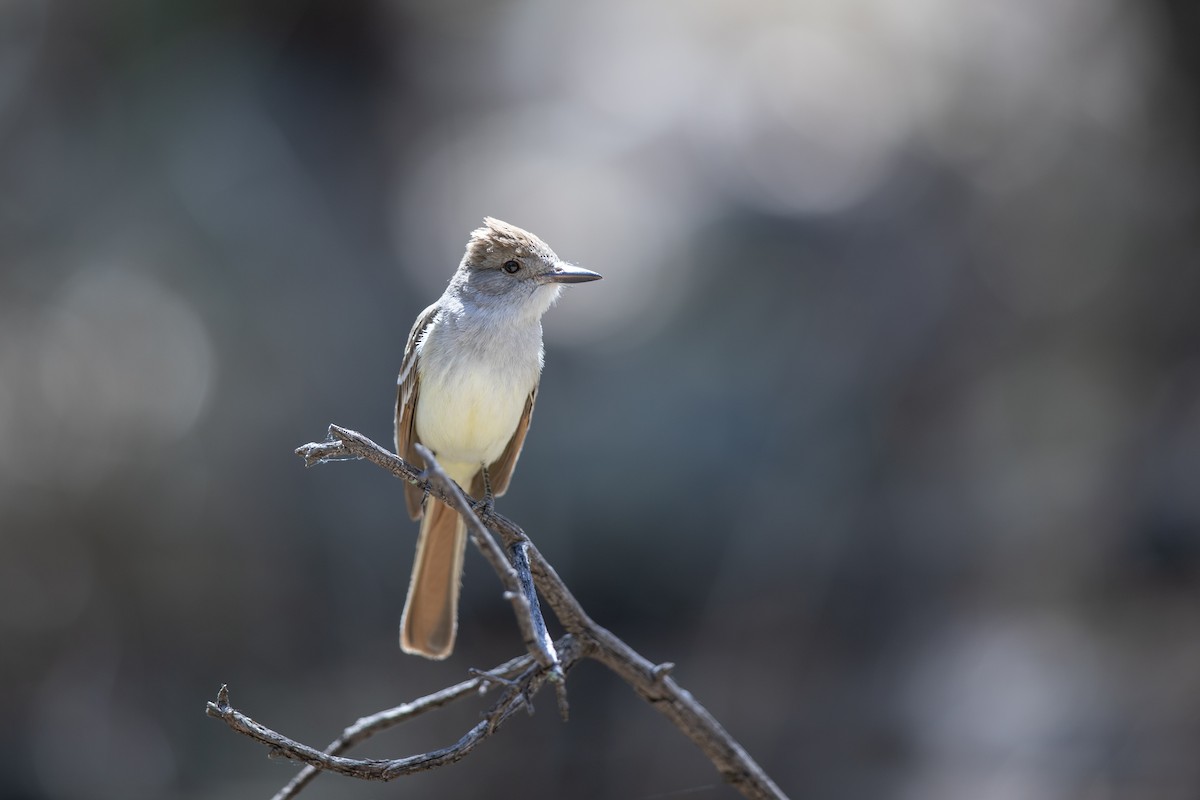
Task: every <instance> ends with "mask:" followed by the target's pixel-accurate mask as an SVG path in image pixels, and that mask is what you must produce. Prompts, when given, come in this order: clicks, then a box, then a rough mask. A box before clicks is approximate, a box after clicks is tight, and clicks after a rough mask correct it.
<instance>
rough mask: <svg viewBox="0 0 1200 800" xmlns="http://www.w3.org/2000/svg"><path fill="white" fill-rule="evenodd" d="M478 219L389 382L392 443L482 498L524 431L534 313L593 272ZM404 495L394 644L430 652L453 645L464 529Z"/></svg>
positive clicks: (441, 654) (507, 469) (456, 519)
mask: <svg viewBox="0 0 1200 800" xmlns="http://www.w3.org/2000/svg"><path fill="white" fill-rule="evenodd" d="M483 222H484V224H483V227H481V228H477V229H476V230H474V231H472V232H471V237H470V240H469V241H468V242H467V251H466V254H465V255H464V256H463V259H462V262H461V263H460V264H459V265H458V269H457V270H455V272H454V276H453V277H452V278H451V279H450V284H449V286H447V287H446V291H445V293H444V294H442V296H441V297H440V298H439V299H438V301H437V302H436V303H434V304H433V305H431V306H430V307H429V308H427V309H425V310H424V311H423V312H422V313H421V315H420V316H419V317H417V321H416V323H415V324H414V325H413V327H412V331H411V332H410V333H409V335H408V344H407V345H406V346H405V349H404V362H403V364H402V366H401V368H400V377H399V378H398V379H397V385H398V391H397V397H396V452H397V454H399V455H400V456H401V457H402V458H404V459H405V460H407V461H409V462H411V463H413V464H418V465H419V464H423V463H424V461H423V460H422V459H421V457H420V456H419V455H418V454H417V452H416V449H415V447H414V445H415V444H416V443H417V442H420V443H422V444H423V445H425V447H427V448H429V449H430V450H431V451H433V454H434V456H435V457H436V458H437V460H438V463H440V464H441V465H442V467H443V469H445V471H446V472H447V473H448V474H449V475H450V477H451V478H453V479H454V480H455V482H457V483H458V484H459V485H460V486H461V487H463V488H464V489H465V490H467V491H468V492H469V493H470V494H472V495H473V496H475V497H479V496H480V494H481V493H482V494H485V495H486V496H487V498H488V499H490V498H491V497H492V496H493V495H495V496H499V495H502V494H504V492H505V491H506V490H507V489H508V484H509V481H510V480H511V479H512V473H513V468H514V467H515V466H516V463H517V457H518V456H520V454H521V445H522V444H523V443H524V441H525V434H526V432H527V431H528V430H529V419H530V417H531V416H532V415H533V405H534V401H535V400H536V399H537V390H538V381H539V379H540V378H541V373H542V363H543V357H544V352H543V349H542V315H543V314H544V313H546V310H547V309H549V308H550V306H551V305H553V304H554V301H555V300H557V299H558V296H559V294H560V293H561V291H562V287H563V285H564V284H568V283H583V282H585V281H594V280H597V279H598V278H600V275H598V274H597V273H595V272H592V271H590V270H586V269H581V268H580V267H576V266H572V265H571V264H567V263H565V262H563V261H560V260H559V258H558V256H556V255H555V254H554V251H553V250H551V249H550V248H549V247H548V246H547V245H546V243H545V242H543V241H542V240H541V239H539V238H538V237H536V236H534V235H533V234H532V233H529V232H528V231H524V230H521V229H520V228H518V227H516V226H515V225H509V224H508V223H507V222H501V221H500V220H498V219H492V218H491V217H487V218H485V219H484V221H483ZM405 499H406V500H407V503H408V511H409V514H411V515H412V517H413V519H420V520H421V530H420V533H419V534H418V537H417V554H416V559H415V561H414V563H413V572H412V580H411V582H410V583H409V586H408V598H407V599H406V600H405V603H404V614H403V616H402V617H401V620H400V647H401V648H402V649H403V650H404V651H405V652H406V653H414V654H417V655H421V656H425V657H426V658H433V659H442V658H445V657H446V656H448V655H450V653H451V652H452V651H453V650H454V636H455V632H456V629H457V627H458V590H459V584H460V580H461V575H462V562H463V550H464V548H465V545H466V526H465V525H464V523H463V521H462V518H461V517H460V516H459V515H458V513H457V512H456V511H454V510H453V509H451V508H449V507H447V506H446V505H444V504H443V503H441V502H440V501H438V500H435V499H433V498H429V499H427V500H424V498H423V495H422V492H421V490H420V489H418V488H417V487H415V486H412V485H411V484H410V485H406V486H405ZM423 500H424V503H423Z"/></svg>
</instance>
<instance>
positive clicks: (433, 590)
mask: <svg viewBox="0 0 1200 800" xmlns="http://www.w3.org/2000/svg"><path fill="white" fill-rule="evenodd" d="M466 540H467V529H466V526H465V525H464V523H463V520H462V517H461V516H459V514H458V512H457V511H455V510H454V509H452V508H449V507H448V506H446V505H445V504H443V503H442V502H440V501H438V500H432V499H431V500H430V501H429V506H428V508H426V509H425V517H424V519H422V520H421V532H420V534H419V535H418V537H417V556H416V560H415V561H414V562H413V572H412V581H411V582H410V583H409V585H408V597H407V598H406V599H405V601H404V616H402V617H401V618H400V647H401V649H403V650H404V652H406V653H416V654H419V655H422V656H425V657H426V658H434V659H442V658H445V657H446V656H448V655H450V653H451V652H452V651H453V650H454V637H455V633H456V632H457V629H458V590H459V585H460V579H461V576H462V562H463V549H464V548H465V546H466Z"/></svg>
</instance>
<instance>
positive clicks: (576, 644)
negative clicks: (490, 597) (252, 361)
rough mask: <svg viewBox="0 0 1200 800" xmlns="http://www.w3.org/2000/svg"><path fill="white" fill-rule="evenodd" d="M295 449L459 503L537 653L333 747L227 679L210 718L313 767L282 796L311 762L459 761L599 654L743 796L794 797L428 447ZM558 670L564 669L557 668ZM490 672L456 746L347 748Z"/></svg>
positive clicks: (399, 764) (368, 772)
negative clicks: (349, 462)
mask: <svg viewBox="0 0 1200 800" xmlns="http://www.w3.org/2000/svg"><path fill="white" fill-rule="evenodd" d="M296 453H297V454H299V455H301V456H303V457H304V460H305V463H306V464H307V465H309V466H313V465H314V464H318V463H325V462H329V461H340V460H346V459H352V458H362V459H366V460H368V461H370V462H371V463H373V464H375V465H376V466H379V467H381V468H383V469H386V470H387V471H389V472H391V473H392V474H393V475H395V476H396V477H398V478H400V479H402V480H406V481H408V482H409V483H412V484H415V485H417V486H420V487H421V488H422V489H424V490H425V491H427V492H429V493H430V494H431V495H433V496H434V497H436V498H437V499H438V500H441V501H442V502H443V503H446V504H447V505H449V506H451V507H453V508H455V509H456V510H458V512H459V513H460V514H462V515H463V517H464V519H466V521H467V524H468V527H469V528H470V529H471V532H472V539H473V540H474V541H475V542H476V545H477V546H478V547H479V548H480V550H481V552H483V553H484V555H485V557H487V558H488V560H489V562H490V563H491V564H492V566H493V568H494V569H495V570H496V572H497V574H498V575H499V576H500V579H501V581H502V582H503V583H504V586H505V589H506V596H507V597H508V598H509V600H510V601H511V602H512V603H513V607H514V611H516V614H517V621H518V625H520V627H521V632H522V635H523V637H524V638H525V643H526V646H527V648H528V649H529V653H530V655H527V656H522V657H521V658H519V659H514V660H513V661H510V662H508V663H507V664H505V665H501V666H500V667H497V668H496V669H495V670H492V671H491V672H490V673H484V674H480V675H477V676H476V677H475V678H473V679H472V680H470V681H464V682H463V683H460V684H457V685H455V686H452V687H450V688H448V689H444V690H443V691H442V692H438V693H436V694H434V695H429V696H428V697H426V698H421V700H417V701H414V702H413V703H409V704H406V705H405V706H398V707H397V708H395V709H391V710H389V711H385V712H381V713H380V714H376V715H374V716H372V717H367V718H364V719H362V720H359V721H358V722H357V723H355V725H353V726H351V727H349V728H347V729H346V731H344V732H343V734H342V736H340V737H338V739H336V740H335V741H334V742H333V743H331V744H330V745H329V747H328V748H326V751H325V752H321V751H318V750H316V749H314V748H312V747H308V746H307V745H303V744H300V743H298V742H294V741H292V740H291V739H288V738H286V737H284V736H282V735H281V734H279V733H276V732H275V731H272V730H270V729H269V728H267V727H265V726H263V725H260V724H259V723H257V722H255V721H254V720H252V719H250V718H249V717H247V716H246V715H244V714H242V713H241V712H239V711H237V710H236V709H234V708H232V707H231V706H230V705H229V695H228V692H227V691H226V690H225V688H224V687H222V689H221V692H220V693H219V694H218V696H217V702H215V703H209V704H208V713H209V714H210V715H211V716H214V717H218V718H220V719H223V720H225V722H226V724H228V725H229V726H230V727H231V728H233V729H234V730H237V731H239V732H241V733H243V734H245V735H247V736H250V737H251V738H253V739H256V740H257V741H260V742H262V743H263V744H266V745H267V746H269V747H270V748H271V749H272V752H276V753H281V754H283V755H285V756H287V757H289V758H293V759H296V760H299V761H303V762H304V763H306V764H308V765H309V767H306V768H305V770H303V771H301V773H300V774H299V775H297V776H296V778H295V779H294V780H293V781H292V782H291V783H290V784H288V786H287V787H285V788H284V789H283V790H282V791H281V792H280V793H279V794H278V795H277V796H276V797H277V798H288V797H292V796H294V795H295V794H296V792H298V791H299V790H300V788H302V787H303V786H304V785H305V784H306V783H307V781H308V780H311V774H315V773H311V774H310V772H309V769H310V768H311V769H313V770H318V769H320V770H329V771H333V772H340V773H342V774H345V775H353V776H355V777H360V778H367V779H374V780H390V779H392V778H395V777H398V776H400V775H407V774H411V773H413V772H419V771H421V770H426V769H430V768H432V767H436V766H440V765H442V764H449V763H453V762H454V761H458V760H459V759H461V758H463V757H464V756H465V755H467V753H469V752H470V751H471V750H472V749H474V748H475V747H476V746H477V745H478V744H479V742H481V741H483V739H485V738H487V737H488V736H490V735H491V734H492V733H493V732H494V731H495V730H497V729H498V728H499V726H500V725H501V724H502V723H503V722H504V720H506V719H508V717H509V716H511V715H512V714H513V713H514V712H515V711H517V710H518V709H520V708H522V707H525V706H526V705H527V704H528V703H529V701H530V699H531V698H532V697H533V695H534V694H536V693H537V691H538V690H539V689H540V688H541V686H542V684H543V683H545V682H546V681H547V680H550V681H552V682H556V689H557V690H558V692H559V698H560V708H562V709H563V710H564V712H565V700H564V699H563V681H562V675H563V674H564V673H565V672H566V671H568V670H570V669H571V667H573V666H574V665H575V664H576V663H577V662H578V661H579V660H581V659H583V658H594V659H596V660H597V661H600V662H601V663H602V664H604V665H605V666H607V667H608V668H609V669H610V670H611V671H612V672H614V673H615V674H616V675H617V676H618V677H620V678H621V679H622V680H624V681H625V682H626V683H628V684H629V685H630V686H631V687H633V689H634V690H635V691H636V692H637V693H638V694H639V695H640V696H641V697H642V698H644V699H645V700H646V701H647V702H649V703H650V705H651V706H652V707H653V708H655V709H657V710H658V711H659V712H660V713H662V714H663V715H664V716H666V717H667V718H668V719H670V720H671V722H672V723H673V724H674V725H675V726H676V727H677V728H679V730H680V731H682V732H683V733H684V734H685V735H686V736H687V737H688V738H690V739H691V740H692V741H693V742H695V744H696V745H697V746H698V747H699V748H700V749H701V751H702V752H704V754H705V755H706V756H707V757H708V759H709V760H710V761H711V762H712V764H713V766H715V767H716V769H717V770H718V771H719V772H720V773H721V775H722V776H723V777H724V778H725V780H726V781H728V782H729V783H730V784H732V785H733V786H734V787H735V788H736V789H737V790H738V791H739V792H741V794H742V795H743V796H745V797H747V798H753V799H754V800H759V799H760V798H762V799H764V800H786V796H785V795H784V794H783V792H782V791H781V790H780V789H779V787H778V786H776V785H775V783H774V782H773V781H772V780H771V779H770V777H769V776H768V775H767V774H766V773H765V772H764V771H763V770H762V768H761V767H760V766H759V765H758V764H757V763H756V762H755V761H754V759H752V758H751V757H750V755H749V754H748V753H747V752H746V751H745V750H744V749H743V748H742V747H741V745H739V744H738V743H737V741H736V740H735V739H734V738H733V737H732V736H730V735H729V732H728V731H726V730H725V729H724V728H723V727H722V726H721V724H720V723H719V722H717V720H716V719H715V718H714V717H713V716H712V715H711V714H710V713H709V712H708V710H707V709H705V708H704V706H702V705H701V704H700V703H699V702H697V701H696V699H695V698H694V697H692V695H691V694H690V693H689V692H688V691H686V690H685V689H683V688H682V687H681V686H679V685H678V684H677V683H676V682H675V680H674V679H673V678H672V677H671V676H670V672H671V670H672V669H673V668H674V665H673V664H670V663H664V664H658V665H655V664H653V663H651V662H650V661H649V660H647V659H646V658H644V657H643V656H642V655H640V654H639V653H637V652H636V651H635V650H633V648H631V647H629V645H627V644H625V642H623V641H622V640H621V639H619V638H618V637H616V636H614V635H613V634H612V632H610V631H609V630H607V629H606V628H603V627H602V626H600V625H598V624H596V622H595V621H594V620H592V619H591V617H589V616H588V615H587V612H585V611H584V610H583V607H582V606H581V605H580V604H579V601H578V600H576V599H575V596H574V595H572V594H571V592H570V590H569V589H568V588H567V586H566V584H565V583H563V581H562V579H561V578H560V577H559V576H558V573H556V572H555V571H554V568H553V567H552V566H551V565H550V564H549V562H547V561H546V559H545V558H543V557H542V554H541V553H540V552H539V551H538V549H537V548H536V547H535V546H534V545H533V543H532V542H530V541H529V538H528V537H527V536H526V535H525V532H524V531H523V530H521V528H520V526H518V525H517V524H516V523H514V522H513V521H512V520H509V519H507V518H506V517H504V516H502V515H500V514H497V513H496V512H495V510H494V509H493V508H492V507H491V506H490V505H486V504H484V503H481V502H479V501H473V500H471V499H470V498H467V497H466V495H465V493H463V492H462V490H461V488H460V487H458V486H457V485H456V484H454V482H453V481H451V480H450V479H449V478H448V477H447V476H446V475H445V473H444V472H442V471H441V468H440V467H438V466H437V463H436V461H434V460H433V458H432V455H425V454H423V455H425V457H426V460H427V461H428V462H429V464H430V467H431V468H430V470H429V473H428V474H426V473H425V472H424V471H422V470H420V469H417V468H416V467H415V466H413V465H412V464H409V463H407V462H405V461H404V460H403V459H401V458H399V457H398V456H396V455H394V454H392V453H390V452H388V451H387V450H385V449H384V448H382V447H380V446H379V445H377V444H375V443H374V442H372V441H371V440H370V439H368V438H367V437H365V436H363V435H362V434H360V433H356V432H355V431H351V430H347V429H345V428H340V427H338V426H336V425H330V426H329V436H328V438H327V439H326V441H324V442H320V443H313V444H307V445H304V446H303V447H300V448H297V450H296ZM492 533H494V534H496V535H497V536H499V537H500V539H501V540H502V541H503V543H504V546H505V548H507V550H508V554H509V557H508V558H507V559H506V558H505V557H504V554H503V552H502V551H500V548H499V546H498V545H497V544H496V542H495V540H494V539H493V538H492V536H491V534H492ZM530 580H532V583H533V585H534V586H535V587H536V592H535V591H533V590H532V589H531V588H530V587H529V585H528V583H529V582H530ZM537 593H541V595H542V597H543V598H545V600H546V602H547V604H548V605H549V606H550V608H551V610H552V611H553V612H554V615H555V616H556V617H557V618H558V620H559V622H560V623H561V624H562V626H563V627H564V628H566V629H567V631H568V632H569V634H568V636H566V637H564V638H563V639H561V640H560V641H559V643H558V647H557V658H555V653H556V649H555V646H554V643H552V642H550V640H549V637H548V636H547V635H546V634H545V627H544V622H543V621H542V619H541V615H540V613H538V612H537ZM539 625H540V626H541V627H540V628H539V627H538V626H539ZM559 668H561V670H562V671H561V672H560V671H558V670H559ZM514 671H515V672H514ZM489 678H490V682H491V683H492V684H497V683H499V684H502V685H504V686H505V690H504V692H503V693H502V694H501V697H500V698H499V699H498V700H497V701H496V703H495V704H493V706H492V707H491V708H490V709H489V710H488V711H487V713H486V714H485V715H484V719H483V721H481V722H480V723H479V724H478V725H476V726H475V727H473V728H472V729H471V730H470V731H468V732H467V733H466V734H465V735H464V736H463V737H462V738H461V739H460V740H459V741H458V742H456V743H455V744H453V745H451V746H450V747H446V748H442V749H440V750H434V751H432V752H429V753H424V754H421V755H416V756H409V757H407V758H400V759H391V760H386V759H384V760H380V759H366V760H358V759H348V758H342V757H341V756H339V755H338V754H339V753H341V752H343V751H344V750H346V749H348V748H349V747H350V746H352V745H353V744H355V743H357V742H359V741H362V740H363V739H366V738H367V737H369V736H371V735H372V734H373V733H376V732H378V731H379V730H383V729H384V728H386V727H389V726H391V725H394V724H397V723H399V722H402V721H403V720H404V719H408V718H410V717H411V716H415V715H416V714H417V713H421V712H423V711H424V710H428V709H429V708H435V707H438V706H440V705H444V704H446V703H449V702H453V700H455V699H458V698H459V697H462V696H465V694H467V693H469V692H470V691H475V690H477V689H480V688H482V686H481V684H476V683H473V682H474V681H484V682H488V681H489ZM464 687H466V688H464ZM417 709H419V710H417Z"/></svg>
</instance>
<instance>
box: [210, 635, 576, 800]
mask: <svg viewBox="0 0 1200 800" xmlns="http://www.w3.org/2000/svg"><path fill="white" fill-rule="evenodd" d="M569 637H570V634H567V637H564V639H568V638H569ZM565 643H566V642H564V644H565ZM531 664H533V658H532V657H531V656H529V655H523V656H518V657H517V658H514V659H512V660H511V661H507V662H505V663H503V664H501V665H500V666H498V667H495V668H494V669H491V670H488V671H486V672H484V671H474V674H475V677H474V678H471V679H469V680H465V681H463V682H461V683H456V684H455V685H453V686H449V687H447V688H445V689H442V690H441V691H438V692H434V693H433V694H428V695H425V696H424V697H421V698H418V699H416V700H413V701H411V702H408V703H403V704H401V705H398V706H396V707H395V708H389V709H387V710H385V711H379V712H377V713H375V714H371V715H370V716H367V717H362V718H361V719H359V720H358V721H357V722H355V723H354V724H353V725H351V726H350V727H348V728H346V729H345V730H344V731H342V733H341V735H339V736H338V738H336V739H334V740H333V741H332V742H330V743H329V745H328V746H326V748H325V753H326V754H327V755H331V756H336V755H340V754H341V753H344V752H346V751H347V750H349V749H350V748H351V747H353V746H354V745H356V744H358V743H360V742H364V741H366V740H367V739H369V738H371V737H372V736H374V735H375V734H377V733H380V732H382V731H385V730H387V729H388V728H391V727H394V726H396V725H399V724H400V723H402V722H407V721H408V720H410V719H412V718H413V717H418V716H420V715H421V714H424V713H425V712H426V711H432V710H433V709H435V708H442V707H443V706H448V705H450V704H451V703H453V702H454V701H456V700H461V699H462V698H464V697H470V696H472V695H475V694H482V693H483V692H486V691H488V690H490V689H492V688H493V687H496V686H512V685H514V683H515V681H514V680H513V679H514V678H515V677H517V676H518V675H520V674H521V673H523V672H524V671H525V670H527V669H528V668H529V667H530V665H531ZM221 699H222V698H221V696H220V693H218V697H217V700H218V710H219V706H220V702H221ZM224 700H225V704H226V705H228V702H229V693H228V692H226V693H225V695H224ZM209 713H210V714H211V713H212V712H211V711H210V712H209ZM320 774H321V769H320V768H319V767H315V766H311V765H307V766H305V767H304V768H303V769H302V770H300V771H299V772H298V773H296V777H294V778H292V780H291V781H289V782H288V784H287V786H284V787H283V788H282V789H280V790H279V791H278V792H277V793H276V794H275V796H274V797H273V798H272V800H288V799H289V798H292V797H295V796H296V795H297V794H298V793H299V792H300V790H301V789H303V788H304V787H305V786H307V785H308V784H309V783H311V782H312V781H313V779H314V778H316V777H317V776H318V775H320Z"/></svg>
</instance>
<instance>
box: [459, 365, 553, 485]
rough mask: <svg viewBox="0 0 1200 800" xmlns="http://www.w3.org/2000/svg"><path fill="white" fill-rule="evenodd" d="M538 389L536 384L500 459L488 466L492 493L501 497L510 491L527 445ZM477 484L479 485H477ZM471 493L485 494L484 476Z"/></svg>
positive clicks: (480, 476) (477, 481) (477, 477)
mask: <svg viewBox="0 0 1200 800" xmlns="http://www.w3.org/2000/svg"><path fill="white" fill-rule="evenodd" d="M537 392H538V387H537V384H536V383H535V384H534V385H533V389H531V390H530V392H529V397H527V398H526V399H525V412H524V413H523V414H521V421H520V422H518V423H517V429H516V430H515V431H513V435H512V438H511V439H509V440H508V445H507V446H506V447H505V448H504V452H503V453H501V454H500V457H499V458H497V459H496V460H495V461H493V462H492V463H491V464H489V465H488V478H489V479H490V480H491V482H492V493H493V494H494V495H496V496H497V497H499V496H500V495H502V494H504V493H505V492H506V491H508V482H509V481H510V480H512V474H513V469H514V468H515V467H516V466H517V458H518V457H519V456H520V455H521V446H522V445H524V444H525V434H526V433H528V432H529V420H530V418H531V417H533V403H534V401H535V400H537ZM476 484H477V485H476ZM471 493H472V494H474V495H475V496H476V497H480V496H482V494H483V475H482V473H481V474H480V475H477V476H476V477H475V480H474V482H473V484H472V486H471Z"/></svg>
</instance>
